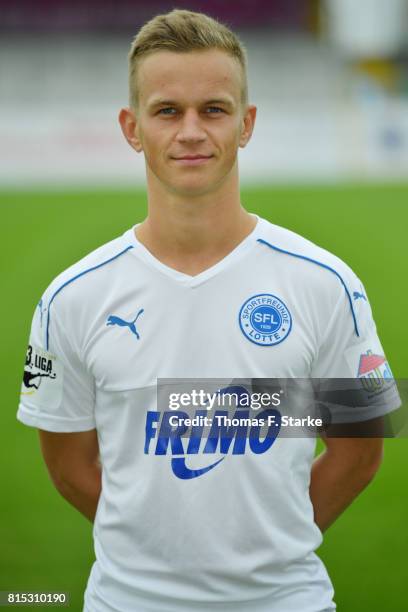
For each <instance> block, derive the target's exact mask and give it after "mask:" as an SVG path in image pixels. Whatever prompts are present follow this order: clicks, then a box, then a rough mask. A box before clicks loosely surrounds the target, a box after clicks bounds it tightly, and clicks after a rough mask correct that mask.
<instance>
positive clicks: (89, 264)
mask: <svg viewBox="0 0 408 612" xmlns="http://www.w3.org/2000/svg"><path fill="white" fill-rule="evenodd" d="M132 248H133V241H132V230H128V231H126V232H125V233H124V234H123V235H122V236H119V237H117V238H115V239H114V240H111V241H109V242H107V243H105V244H103V245H102V246H100V247H98V248H97V249H95V250H93V251H91V252H90V253H88V255H86V256H85V257H83V258H82V259H80V260H79V261H77V262H76V263H74V264H73V265H71V266H69V267H68V268H66V269H65V270H64V271H63V272H61V273H60V274H59V275H58V276H57V277H55V278H54V280H53V281H52V282H51V283H50V284H49V285H48V287H47V288H46V290H45V292H44V294H43V296H42V303H43V304H44V306H49V305H50V304H51V303H52V302H53V301H54V299H55V298H56V297H57V296H58V295H59V294H60V293H62V292H64V294H65V293H66V291H65V289H66V288H68V287H70V286H74V285H75V286H76V287H78V286H80V287H81V290H82V291H86V290H87V289H88V290H89V288H90V287H91V286H94V285H95V284H98V282H100V281H101V274H100V272H99V271H102V270H103V271H104V272H105V273H106V272H109V271H110V270H113V269H114V262H116V261H119V260H120V259H121V258H122V256H124V255H125V254H126V253H127V252H128V251H129V250H130V249H132ZM81 279H83V280H81ZM78 281H79V282H78ZM89 281H92V282H91V283H90V282H89Z"/></svg>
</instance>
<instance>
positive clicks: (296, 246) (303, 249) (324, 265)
mask: <svg viewBox="0 0 408 612" xmlns="http://www.w3.org/2000/svg"><path fill="white" fill-rule="evenodd" d="M261 221H262V224H261V230H260V232H259V234H258V242H259V243H260V245H262V246H263V247H264V248H265V250H269V252H270V253H271V254H272V253H274V254H275V255H276V256H279V258H280V260H281V261H282V262H284V265H285V266H291V267H295V268H296V267H298V268H299V270H302V271H306V272H308V271H309V274H310V275H313V276H316V277H317V278H321V279H322V280H324V279H325V278H330V275H331V276H332V277H335V278H337V281H338V282H339V283H340V284H341V285H345V286H346V288H347V289H348V290H350V291H353V290H358V289H361V287H360V281H359V279H358V277H357V276H356V274H355V273H354V271H353V270H352V269H351V268H350V266H349V265H348V264H347V263H346V262H344V261H343V260H342V259H340V257H337V256H336V255H334V254H333V253H331V252H330V251H327V250H326V249H324V248H322V247H320V246H318V245H317V244H315V243H314V242H311V241H310V240H308V239H307V238H304V237H303V236H301V235H300V234H297V233H296V232H292V231H291V230H288V229H286V228H284V227H280V226H278V225H274V224H273V223H270V222H269V221H266V220H264V219H262V220H261ZM309 274H307V276H309Z"/></svg>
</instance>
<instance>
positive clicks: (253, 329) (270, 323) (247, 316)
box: [238, 293, 292, 346]
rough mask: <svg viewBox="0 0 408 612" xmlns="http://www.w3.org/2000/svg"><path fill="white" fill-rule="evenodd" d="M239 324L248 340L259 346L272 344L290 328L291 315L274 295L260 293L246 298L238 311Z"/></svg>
mask: <svg viewBox="0 0 408 612" xmlns="http://www.w3.org/2000/svg"><path fill="white" fill-rule="evenodd" d="M238 320H239V326H240V328H241V331H242V333H243V334H244V336H245V337H246V338H248V340H250V341H251V342H253V343H254V344H258V345H259V346H274V345H276V344H280V342H283V340H285V339H286V338H287V337H288V335H289V333H290V331H291V329H292V316H291V314H290V312H289V310H288V308H287V307H286V305H285V304H284V303H283V302H282V300H281V299H280V298H278V297H277V296H276V295H272V294H270V293H260V294H258V295H253V296H252V297H250V298H248V299H247V300H246V301H245V302H244V303H243V305H242V306H241V309H240V311H239V315H238Z"/></svg>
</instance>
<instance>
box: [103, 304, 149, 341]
mask: <svg viewBox="0 0 408 612" xmlns="http://www.w3.org/2000/svg"><path fill="white" fill-rule="evenodd" d="M143 312H144V308H141V309H140V310H139V312H138V313H137V315H136V316H135V318H134V319H133V321H125V320H124V319H121V318H120V317H117V316H116V315H109V317H108V320H107V321H106V325H118V326H119V327H128V328H129V329H130V331H131V332H132V334H134V335H135V336H136V338H137V339H138V340H140V336H139V333H138V331H137V329H136V321H137V319H138V318H139V317H140V315H141V314H142V313H143Z"/></svg>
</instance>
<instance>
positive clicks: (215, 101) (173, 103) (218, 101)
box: [148, 98, 235, 109]
mask: <svg viewBox="0 0 408 612" xmlns="http://www.w3.org/2000/svg"><path fill="white" fill-rule="evenodd" d="M210 104H222V105H223V106H227V107H229V108H231V109H232V108H235V104H234V102H233V101H232V100H229V99H227V98H214V99H212V100H206V101H205V102H204V106H208V105H210ZM158 106H178V102H176V101H175V100H164V99H163V98H159V99H153V100H152V102H151V103H150V104H148V108H150V109H153V108H157V107H158Z"/></svg>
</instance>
